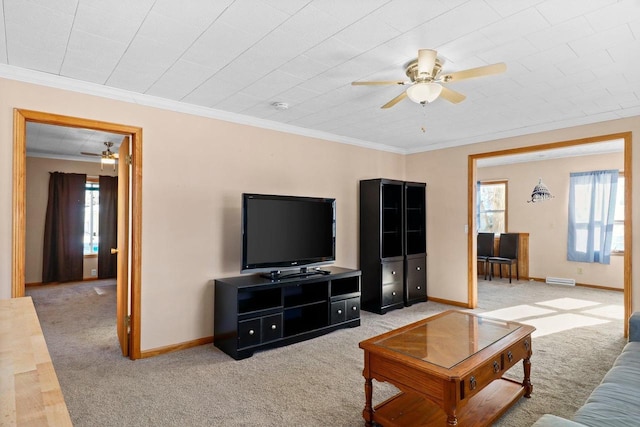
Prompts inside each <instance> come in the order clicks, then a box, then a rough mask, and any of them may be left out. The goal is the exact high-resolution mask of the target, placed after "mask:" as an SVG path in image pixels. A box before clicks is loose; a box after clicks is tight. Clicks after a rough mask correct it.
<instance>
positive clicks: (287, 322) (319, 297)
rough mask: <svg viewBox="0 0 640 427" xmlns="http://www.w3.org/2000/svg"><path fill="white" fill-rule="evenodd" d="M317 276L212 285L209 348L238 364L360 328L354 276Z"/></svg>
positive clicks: (342, 272)
mask: <svg viewBox="0 0 640 427" xmlns="http://www.w3.org/2000/svg"><path fill="white" fill-rule="evenodd" d="M323 271H326V272H328V273H322V274H317V275H306V276H284V277H283V278H281V279H279V280H270V279H269V278H265V277H262V276H260V275H258V274H255V275H246V276H237V277H229V278H225V279H216V280H215V297H214V299H215V303H214V307H215V312H214V325H213V326H214V327H213V329H214V337H213V343H214V345H215V346H216V347H218V348H219V349H221V350H222V351H224V352H225V353H227V354H228V355H229V356H231V357H233V358H234V359H236V360H239V359H244V358H247V357H250V356H252V355H253V353H254V351H257V350H263V349H267V348H273V347H280V346H284V345H288V344H293V343H296V342H300V341H304V340H307V339H310V338H315V337H317V336H320V335H324V334H326V333H329V332H332V331H335V330H336V329H340V328H345V327H355V326H360V271H359V270H351V269H347V268H340V267H330V268H325V269H323Z"/></svg>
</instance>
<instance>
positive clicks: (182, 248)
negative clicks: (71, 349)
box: [0, 79, 640, 351]
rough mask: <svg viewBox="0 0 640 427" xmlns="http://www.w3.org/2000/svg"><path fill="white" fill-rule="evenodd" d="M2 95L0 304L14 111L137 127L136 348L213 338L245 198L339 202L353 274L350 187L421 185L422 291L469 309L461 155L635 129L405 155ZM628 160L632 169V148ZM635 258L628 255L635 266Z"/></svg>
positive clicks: (123, 109)
mask: <svg viewBox="0 0 640 427" xmlns="http://www.w3.org/2000/svg"><path fill="white" fill-rule="evenodd" d="M0 93H1V94H2V96H1V97H0V298H8V297H10V295H11V188H12V186H11V180H12V172H11V170H12V163H11V162H12V156H13V148H12V133H13V112H12V110H13V108H24V109H30V110H36V111H45V112H52V113H57V114H63V115H68V116H75V117H83V118H92V119H98V120H103V121H109V122H115V123H121V124H128V125H133V126H140V127H142V128H143V135H144V142H143V167H142V169H143V179H142V203H143V209H142V272H141V274H142V290H141V291H142V295H141V297H142V315H141V317H142V319H141V322H142V324H141V334H142V342H141V349H142V350H143V351H144V350H149V349H154V348H158V347H162V346H166V345H171V344H176V343H181V342H185V341H190V340H194V339H198V338H202V337H207V336H211V335H212V332H213V312H212V310H213V284H212V279H214V278H216V277H222V276H227V275H237V274H238V272H239V268H240V267H239V266H240V254H239V253H240V240H239V228H240V193H242V192H245V191H246V192H273V193H279V194H297V195H309V196H314V195H315V196H324V197H335V198H336V199H337V209H338V212H337V232H338V236H337V262H336V265H340V266H344V267H352V268H353V267H357V266H358V249H357V246H358V243H357V242H358V208H357V203H358V202H357V201H358V181H359V180H360V179H365V178H374V177H386V178H396V179H408V180H412V181H424V182H427V183H428V187H427V196H428V203H429V205H428V209H429V213H428V220H427V226H428V238H427V240H428V242H427V250H428V253H429V256H428V281H429V290H428V293H429V295H430V296H432V297H438V298H444V299H450V300H454V301H460V302H466V301H467V257H466V253H467V238H466V232H465V225H466V224H467V156H468V155H469V154H472V153H480V152H486V151H493V150H498V149H503V148H508V147H519V146H529V145H536V144H542V143H548V142H556V141H561V140H568V139H576V138H583V137H587V136H594V135H601V134H609V133H615V132H622V131H633V132H634V133H638V132H640V121H639V120H638V118H630V119H625V120H617V121H611V122H605V123H601V124H596V125H587V126H581V127H577V128H570V129H564V130H559V131H555V132H544V133H538V134H534V135H528V136H524V137H518V138H510V139H505V140H499V141H492V142H487V143H481V144H474V145H469V146H463V147H456V148H452V149H447V150H438V151H430V152H424V153H418V154H413V155H409V156H402V155H397V154H392V153H387V152H381V151H376V150H370V149H365V148H361V147H355V146H349V145H344V144H339V143H334V142H328V141H322V140H317V139H313V138H308V137H303V136H297V135H291V134H285V133H281V132H277V131H272V130H264V129H259V128H254V127H250V126H246V125H239V124H234V123H229V122H224V121H221V120H214V119H207V118H203V117H196V116H191V115H187V114H180V113H174V112H170V111H164V110H160V109H155V108H150V107H145V106H141V105H137V104H133V103H125V102H120V101H114V100H111V99H105V98H99V97H94V96H90V95H83V94H79V93H75V92H70V91H62V90H58V89H51V88H47V87H41V86H36V85H32V84H26V83H21V82H15V81H11V80H6V79H0ZM633 156H634V164H640V150H635V152H634V155H633ZM638 173H640V172H638ZM638 173H636V175H635V177H634V180H633V181H634V182H633V188H634V193H635V196H634V203H633V212H634V216H633V219H634V221H635V222H636V224H640V218H639V214H638V213H639V212H640V207H639V203H640V183H639V182H638V178H637V177H638V176H639V175H638ZM639 228H640V227H639V226H636V227H635V229H634V236H633V238H634V241H636V242H638V241H639V239H638V235H639V234H638V233H640V230H639ZM639 253H640V249H638V250H636V252H635V254H634V257H633V261H634V264H636V265H638V263H639V261H640V259H639V256H638V254H639ZM633 284H634V288H638V291H636V292H635V293H634V306H635V307H640V302H639V300H640V272H639V269H636V270H635V271H634V273H633Z"/></svg>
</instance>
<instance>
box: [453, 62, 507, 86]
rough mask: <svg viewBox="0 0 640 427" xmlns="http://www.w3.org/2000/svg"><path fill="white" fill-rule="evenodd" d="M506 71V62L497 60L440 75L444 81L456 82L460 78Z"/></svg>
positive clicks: (464, 78)
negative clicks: (489, 63)
mask: <svg viewBox="0 0 640 427" xmlns="http://www.w3.org/2000/svg"><path fill="white" fill-rule="evenodd" d="M505 71H507V64H505V63H504V62H499V63H497V64H492V65H485V66H483V67H478V68H470V69H468V70H462V71H455V72H453V73H447V74H444V75H443V76H442V81H444V82H457V81H460V80H466V79H473V78H476V77H484V76H491V75H494V74H501V73H504V72H505Z"/></svg>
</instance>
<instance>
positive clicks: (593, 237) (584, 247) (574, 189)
mask: <svg viewBox="0 0 640 427" xmlns="http://www.w3.org/2000/svg"><path fill="white" fill-rule="evenodd" d="M618 174H619V171H618V170H602V171H592V172H577V173H572V174H571V175H570V184H569V235H568V239H567V260H569V261H579V262H598V263H601V264H609V262H610V258H611V240H612V236H613V222H614V215H615V208H616V190H617V187H618Z"/></svg>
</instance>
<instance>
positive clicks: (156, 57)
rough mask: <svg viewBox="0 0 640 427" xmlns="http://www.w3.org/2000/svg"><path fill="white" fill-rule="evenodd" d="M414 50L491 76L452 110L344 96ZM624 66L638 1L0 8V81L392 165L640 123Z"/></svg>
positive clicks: (636, 82) (638, 58)
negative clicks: (218, 123) (360, 149)
mask: <svg viewBox="0 0 640 427" xmlns="http://www.w3.org/2000/svg"><path fill="white" fill-rule="evenodd" d="M420 48H433V49H436V50H437V51H438V55H439V57H440V58H441V59H443V60H444V62H445V64H444V66H443V70H444V71H447V72H448V71H458V70H463V69H468V68H473V67H477V66H482V65H486V64H492V63H496V62H505V63H506V64H507V72H506V73H504V74H501V75H497V76H491V77H484V78H479V79H473V80H467V81H463V82H458V83H449V87H450V88H451V89H454V90H456V91H459V92H462V93H463V94H465V95H466V96H467V99H466V100H465V101H464V102H462V103H460V104H457V105H454V104H451V103H449V102H447V101H445V100H443V99H438V100H436V101H435V102H433V103H432V104H429V105H426V106H425V107H422V106H420V105H418V104H414V103H412V102H411V101H409V100H405V101H402V102H401V103H400V104H398V105H396V106H395V107H393V108H391V109H386V110H381V109H380V108H379V107H380V106H381V105H383V104H384V103H386V102H387V101H389V100H390V99H392V98H393V97H395V96H396V95H398V94H399V93H400V92H401V91H402V90H403V87H399V86H388V87H387V86H351V85H350V83H351V82H352V81H355V80H379V79H381V80H404V79H405V76H404V67H403V66H404V64H406V63H407V62H408V61H409V60H411V59H413V58H415V57H416V55H417V50H418V49H420ZM1 64H6V65H1ZM639 69H640V1H638V0H622V1H616V0H547V1H541V0H519V1H514V0H397V1H389V0H366V1H365V0H359V1H358V0H311V1H310V0H235V1H233V0H216V1H211V0H199V1H195V0H192V1H184V2H179V1H175V0H136V1H131V0H108V1H105V0H65V1H55V2H52V1H49V0H2V8H1V9H0V77H6V78H13V79H18V80H25V81H34V82H37V83H39V84H46V85H51V86H58V87H63V88H66V89H70V90H78V91H84V92H87V93H93V94H101V95H104V96H109V97H112V98H117V99H123V100H128V101H131V100H133V101H134V102H138V103H141V104H146V105H154V106H159V107H161V108H168V109H174V110H177V111H186V112H191V113H194V114H201V115H205V116H210V117H218V118H222V119H224V120H231V121H237V122H241V123H250V124H254V125H257V126H263V127H269V128H275V129H282V130H285V131H289V132H294V133H301V134H306V135H312V136H319V137H322V138H325V139H331V140H336V141H341V142H346V143H352V144H359V145H365V146H372V147H376V148H380V149H384V150H389V151H395V152H400V153H411V152H417V151H425V150H432V149H438V148H443V147H449V146H456V145H463V144H471V143H475V142H481V141H486V140H492V139H496V138H501V137H508V136H515V135H522V134H527V133H532V132H539V131H543V130H550V129H557V128H562V127H568V126H574V125H580V124H586V123H593V122H599V121H604V120H612V119H617V118H623V117H630V116H640V72H638V70H639ZM69 79H71V80H69ZM274 102H285V103H288V104H289V109H287V110H284V111H280V110H276V109H275V108H273V107H272V105H271V104H272V103H274ZM422 127H424V128H426V132H423V131H422V130H421V128H422ZM101 139H102V138H101ZM29 142H30V141H29ZM100 149H101V148H100V147H98V148H96V149H94V150H100Z"/></svg>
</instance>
